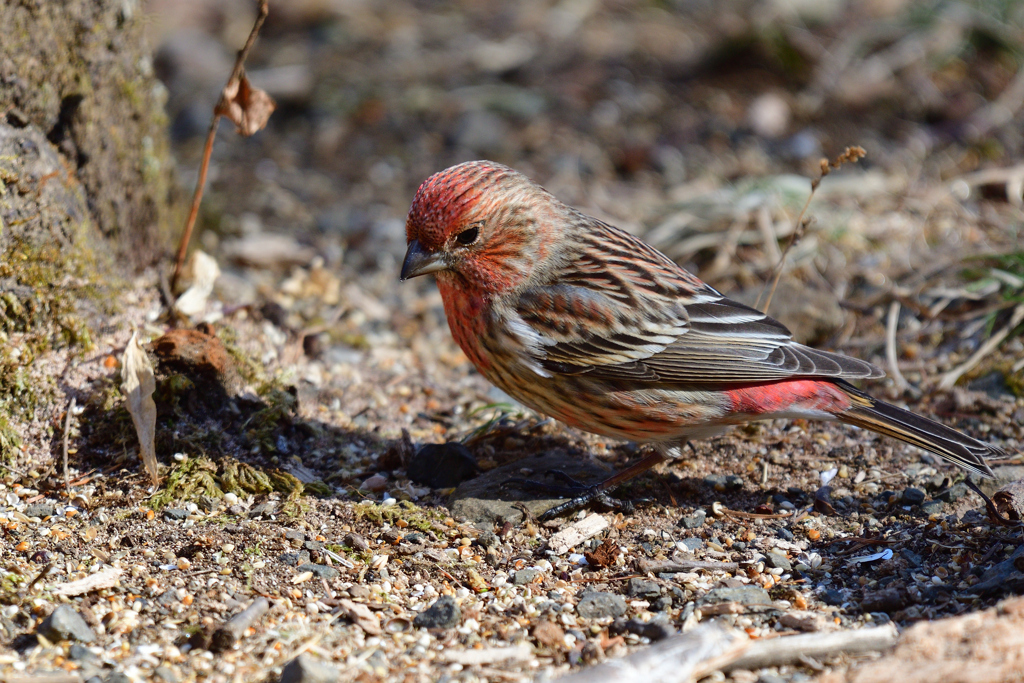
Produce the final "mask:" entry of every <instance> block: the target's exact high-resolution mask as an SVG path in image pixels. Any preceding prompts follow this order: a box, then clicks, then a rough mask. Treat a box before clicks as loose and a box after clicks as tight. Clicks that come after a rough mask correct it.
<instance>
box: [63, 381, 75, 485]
mask: <svg viewBox="0 0 1024 683" xmlns="http://www.w3.org/2000/svg"><path fill="white" fill-rule="evenodd" d="M74 414H75V397H74V396H72V397H71V402H70V403H68V414H67V417H66V418H65V419H64V439H63V442H62V448H61V451H62V452H63V454H64V490H65V491H66V492H67V493H68V494H69V495H70V493H71V476H70V475H69V474H68V442H69V441H70V439H71V418H72V417H73V416H74Z"/></svg>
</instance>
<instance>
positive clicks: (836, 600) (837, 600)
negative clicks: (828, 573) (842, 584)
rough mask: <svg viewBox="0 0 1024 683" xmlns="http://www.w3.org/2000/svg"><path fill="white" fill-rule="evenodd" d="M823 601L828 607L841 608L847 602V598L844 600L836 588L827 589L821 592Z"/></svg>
mask: <svg viewBox="0 0 1024 683" xmlns="http://www.w3.org/2000/svg"><path fill="white" fill-rule="evenodd" d="M821 601H822V602H824V603H825V604H826V605H833V606H834V607H839V606H840V605H842V604H843V603H844V602H846V598H844V597H843V594H842V593H840V592H839V591H837V590H836V589H835V588H826V589H825V590H823V591H822V592H821Z"/></svg>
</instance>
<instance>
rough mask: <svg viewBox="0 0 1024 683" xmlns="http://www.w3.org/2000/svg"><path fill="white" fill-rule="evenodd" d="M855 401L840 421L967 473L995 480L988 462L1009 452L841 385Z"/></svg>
mask: <svg viewBox="0 0 1024 683" xmlns="http://www.w3.org/2000/svg"><path fill="white" fill-rule="evenodd" d="M839 384H840V386H841V387H842V389H843V391H845V392H846V393H848V394H849V395H850V398H852V399H853V406H852V407H851V408H850V409H848V410H847V411H845V412H844V413H843V414H842V415H838V416H837V417H838V419H839V420H840V421H841V422H845V423H846V424H851V425H854V426H856V427H861V428H863V429H870V430H871V431H873V432H878V433H879V434H885V435H886V436H891V437H893V438H894V439H899V440H900V441H905V442H906V443H909V444H911V445H913V446H917V447H918V448H922V449H924V450H926V451H928V452H929V453H934V454H935V455H937V456H939V457H940V458H944V459H946V460H948V461H949V462H951V463H953V464H954V465H959V466H960V467H962V468H964V469H965V470H967V471H968V472H974V473H976V474H979V475H981V476H982V477H986V478H989V479H991V478H994V476H995V475H993V474H992V470H991V469H990V468H989V466H988V463H986V462H985V459H986V458H999V457H1003V458H1005V457H1008V456H1007V453H1006V451H1004V450H1002V449H1001V448H996V447H995V446H990V445H988V444H986V443H983V442H981V441H978V440H977V439H975V438H973V437H970V436H967V435H966V434H962V433H960V432H958V431H957V430H955V429H953V428H952V427H947V426H946V425H944V424H940V423H938V422H935V421H934V420H929V419H928V418H926V417H921V416H920V415H915V414H914V413H911V412H909V411H906V410H903V409H902V408H897V407H896V406H894V405H890V404H888V403H885V402H883V401H879V400H877V399H874V398H871V397H870V396H868V395H866V394H863V393H861V392H860V391H858V390H857V389H855V388H854V387H852V386H850V385H848V384H846V383H845V382H842V383H839Z"/></svg>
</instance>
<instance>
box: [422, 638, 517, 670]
mask: <svg viewBox="0 0 1024 683" xmlns="http://www.w3.org/2000/svg"><path fill="white" fill-rule="evenodd" d="M532 656H533V648H531V647H530V645H529V643H520V644H519V645H516V646H515V647H485V648H483V649H481V650H461V651H458V650H456V651H446V652H444V653H443V654H442V657H443V658H444V660H445V661H446V662H449V663H451V664H461V665H463V666H473V665H475V664H494V663H496V662H522V661H526V660H528V659H530V658H531V657H532Z"/></svg>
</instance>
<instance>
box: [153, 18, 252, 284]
mask: <svg viewBox="0 0 1024 683" xmlns="http://www.w3.org/2000/svg"><path fill="white" fill-rule="evenodd" d="M269 12H270V0H259V12H258V14H257V15H256V21H255V22H254V23H253V25H252V30H251V31H250V32H249V37H248V38H247V39H246V41H245V45H243V46H242V49H241V50H239V51H238V56H237V57H236V58H235V66H234V68H233V69H231V77H230V78H228V84H229V85H230V84H231V83H233V82H235V81H237V80H238V79H239V78H241V77H242V69H244V68H245V59H246V57H248V56H249V50H251V49H252V46H253V43H255V42H256V36H257V35H258V34H259V32H260V28H261V27H262V26H263V22H264V20H266V18H267V14H269ZM226 90H227V86H225V91H226ZM227 105H228V103H227V96H226V95H225V92H224V91H222V92H221V96H220V99H219V100H218V101H217V104H216V105H215V106H214V108H213V120H211V121H210V130H209V131H208V132H207V133H206V145H205V146H204V147H203V162H202V165H201V166H200V167H199V178H198V180H196V189H195V192H194V193H193V194H192V208H191V209H190V210H189V212H188V220H187V221H186V222H185V232H184V234H183V235H182V236H181V244H180V245H178V256H177V258H175V260H174V275H173V276H171V291H172V292H173V291H174V289H175V288H176V287H177V286H178V278H179V277H180V276H181V268H182V266H183V265H184V264H185V253H186V252H187V251H188V243H189V241H190V240H191V239H192V228H193V227H194V226H195V223H196V216H198V215H199V204H200V203H201V202H202V201H203V189H204V187H205V186H206V172H207V170H209V168H210V155H211V154H212V153H213V140H214V138H216V137H217V125H218V124H219V123H220V118H221V116H223V115H224V113H225V112H226V111H227Z"/></svg>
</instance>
